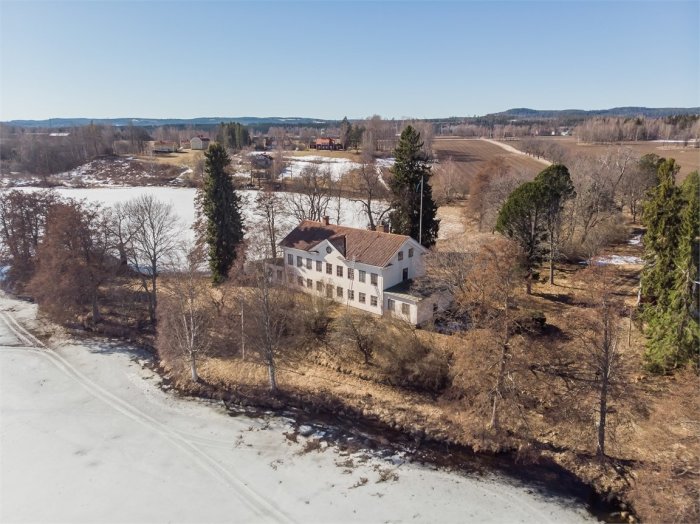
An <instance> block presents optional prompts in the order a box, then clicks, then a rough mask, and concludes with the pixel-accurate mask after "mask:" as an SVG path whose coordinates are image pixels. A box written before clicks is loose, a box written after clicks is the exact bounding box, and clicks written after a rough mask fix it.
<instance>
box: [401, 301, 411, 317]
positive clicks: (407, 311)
mask: <svg viewBox="0 0 700 524" xmlns="http://www.w3.org/2000/svg"><path fill="white" fill-rule="evenodd" d="M401 313H402V314H403V315H409V314H410V313H411V306H409V305H408V304H406V303H403V304H401Z"/></svg>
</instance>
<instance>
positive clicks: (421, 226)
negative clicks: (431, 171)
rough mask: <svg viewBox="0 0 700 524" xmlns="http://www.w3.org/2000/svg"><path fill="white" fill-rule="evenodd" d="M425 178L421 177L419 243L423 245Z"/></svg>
mask: <svg viewBox="0 0 700 524" xmlns="http://www.w3.org/2000/svg"><path fill="white" fill-rule="evenodd" d="M423 177H424V175H421V177H420V218H419V221H418V243H419V244H420V245H423Z"/></svg>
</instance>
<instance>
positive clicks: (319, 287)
mask: <svg viewBox="0 0 700 524" xmlns="http://www.w3.org/2000/svg"><path fill="white" fill-rule="evenodd" d="M316 291H318V292H319V293H322V292H323V282H321V281H320V280H319V281H318V282H316Z"/></svg>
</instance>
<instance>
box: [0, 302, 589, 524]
mask: <svg viewBox="0 0 700 524" xmlns="http://www.w3.org/2000/svg"><path fill="white" fill-rule="evenodd" d="M35 316H36V309H35V306H33V305H31V304H28V303H26V302H20V301H17V300H13V299H10V298H8V297H7V296H5V295H0V428H1V429H0V468H1V469H0V521H2V522H71V523H76V522H324V523H327V522H351V521H352V522H389V521H390V522H538V523H539V522H586V521H594V520H595V519H593V517H592V516H590V515H589V514H588V513H587V512H586V510H585V509H584V508H583V507H582V506H581V505H580V504H578V503H575V502H573V501H567V500H562V499H553V498H545V497H542V496H540V495H537V494H535V493H532V492H531V490H527V488H526V487H523V486H518V485H516V484H514V483H513V482H511V481H508V480H505V479H502V478H499V477H495V476H494V477H488V476H487V477H472V476H468V475H463V474H458V473H451V472H446V471H441V470H435V469H434V468H428V467H424V466H421V465H419V464H414V463H410V462H406V461H404V460H403V458H402V457H401V456H398V455H397V456H394V457H390V458H381V457H380V456H378V455H372V454H371V453H370V452H355V453H349V452H344V451H342V450H340V449H339V448H337V447H335V446H334V445H327V444H326V443H324V445H321V446H309V447H312V448H316V449H312V450H310V451H305V450H306V447H307V446H306V445H307V442H308V441H309V440H313V439H314V438H315V437H314V435H309V436H308V437H301V436H299V437H298V442H293V441H292V440H290V439H288V438H287V437H286V436H285V435H284V433H285V432H290V431H292V430H293V427H294V423H293V422H292V421H290V420H288V419H284V418H268V419H259V418H248V417H244V416H239V417H235V418H234V417H230V416H228V415H227V414H226V413H225V412H224V410H223V409H222V408H221V407H219V406H217V405H215V404H211V403H204V402H198V401H192V400H184V399H180V398H176V397H175V396H174V395H171V394H168V393H165V392H163V391H162V390H161V389H160V388H159V387H158V386H157V381H158V377H157V376H156V375H154V374H153V373H152V372H151V371H149V370H148V369H147V368H144V367H143V366H142V365H140V363H139V359H142V358H146V356H145V355H139V354H138V353H137V352H136V351H135V350H131V349H129V348H124V347H123V346H121V345H118V344H111V343H109V342H106V341H87V342H86V341H81V342H80V343H78V342H76V341H74V340H72V339H68V338H62V339H59V338H57V337H53V338H52V339H51V340H52V341H51V343H50V344H49V346H50V348H47V347H45V346H43V344H42V343H41V342H39V341H38V340H37V339H35V338H34V337H33V335H32V334H31V333H30V332H29V331H28V330H27V329H25V327H29V328H30V329H32V330H33V329H34V328H35Z"/></svg>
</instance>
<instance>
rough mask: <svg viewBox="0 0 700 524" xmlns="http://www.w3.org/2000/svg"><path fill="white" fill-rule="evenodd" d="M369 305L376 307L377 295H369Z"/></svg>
mask: <svg viewBox="0 0 700 524" xmlns="http://www.w3.org/2000/svg"><path fill="white" fill-rule="evenodd" d="M369 305H370V306H374V307H377V297H369Z"/></svg>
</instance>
